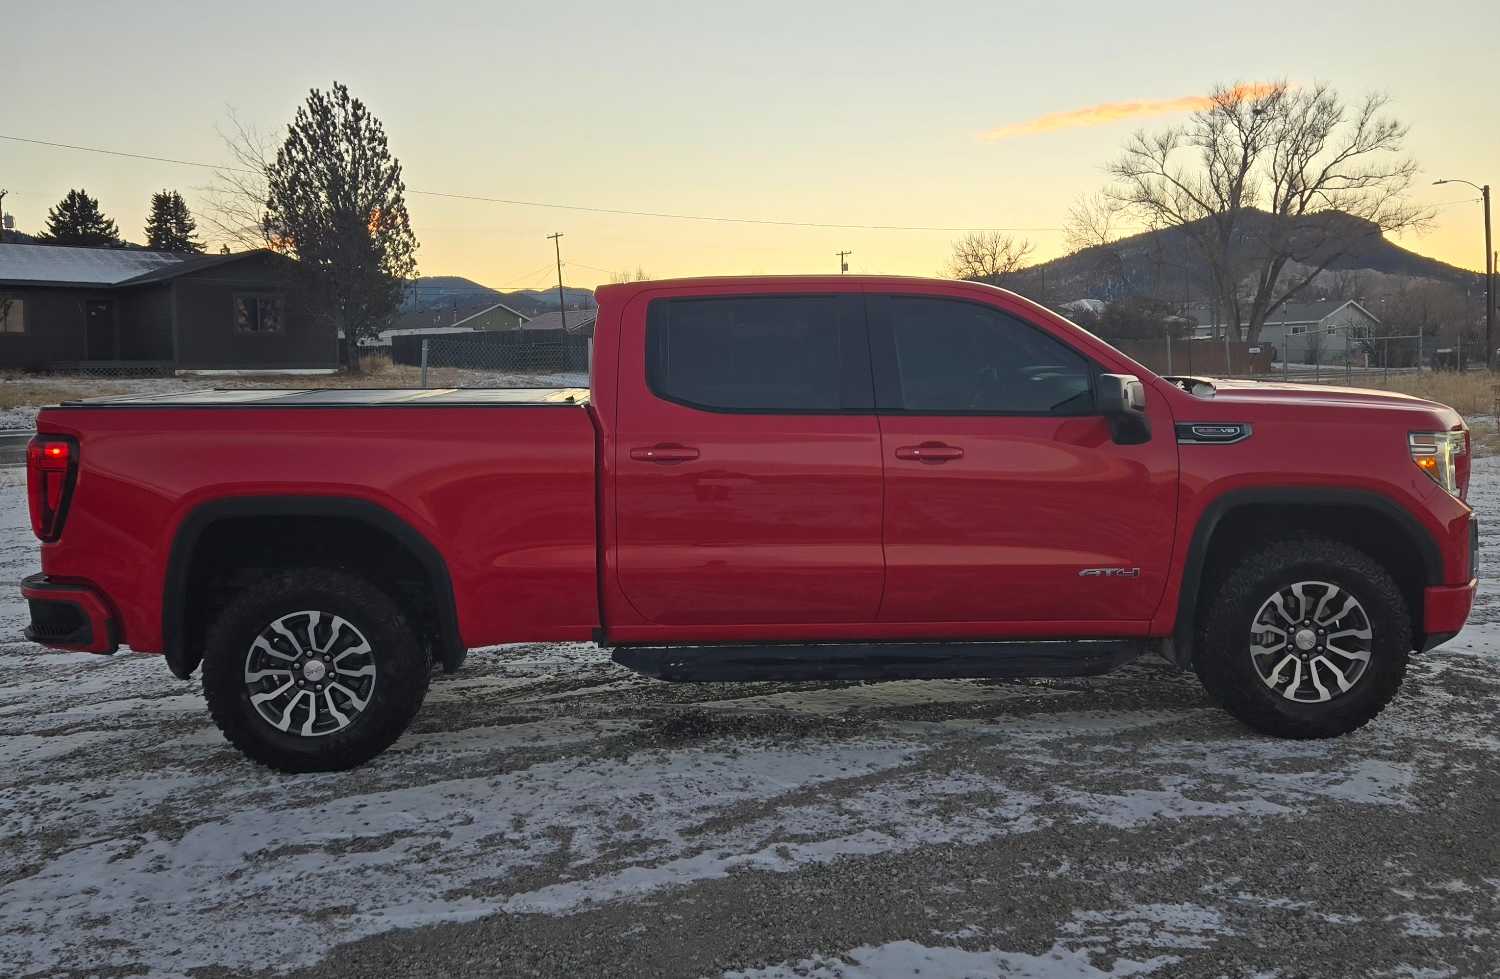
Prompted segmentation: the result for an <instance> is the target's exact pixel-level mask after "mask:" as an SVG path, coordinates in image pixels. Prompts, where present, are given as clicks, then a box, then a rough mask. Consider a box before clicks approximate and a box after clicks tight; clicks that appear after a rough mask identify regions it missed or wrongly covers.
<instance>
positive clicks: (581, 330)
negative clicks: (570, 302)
mask: <svg viewBox="0 0 1500 979" xmlns="http://www.w3.org/2000/svg"><path fill="white" fill-rule="evenodd" d="M598 318H599V311H598V310H597V309H570V310H568V311H567V324H566V326H564V322H563V320H564V317H563V314H562V313H559V312H556V311H554V312H550V313H538V314H537V315H536V316H533V317H532V318H531V319H529V320H527V321H526V322H525V323H522V324H521V329H523V330H526V331H527V332H531V331H533V330H535V331H541V332H545V331H548V330H566V332H567V333H568V334H569V335H570V336H581V337H591V336H593V335H594V321H595V320H597V319H598Z"/></svg>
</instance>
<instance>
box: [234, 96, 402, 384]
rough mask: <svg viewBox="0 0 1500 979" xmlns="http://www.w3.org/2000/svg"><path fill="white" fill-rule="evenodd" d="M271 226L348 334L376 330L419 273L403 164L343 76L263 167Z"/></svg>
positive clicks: (312, 102) (353, 349) (303, 112)
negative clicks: (345, 82)
mask: <svg viewBox="0 0 1500 979" xmlns="http://www.w3.org/2000/svg"><path fill="white" fill-rule="evenodd" d="M266 182H267V187H268V191H269V193H268V195H267V200H266V216H265V224H264V229H265V234H266V240H267V241H268V242H270V244H271V247H273V248H276V249H277V250H279V251H282V252H285V253H286V254H288V255H291V256H292V257H294V258H296V259H298V265H297V268H298V269H299V270H300V271H301V274H303V275H304V276H306V277H307V279H306V284H307V286H308V293H309V295H310V296H311V297H312V298H313V299H314V302H315V303H316V311H317V312H318V313H319V314H320V315H322V316H325V317H327V318H328V319H330V320H332V321H333V322H334V323H335V324H336V325H337V327H338V328H339V329H340V330H342V331H343V334H344V337H345V339H346V340H347V341H348V351H349V359H350V364H351V367H352V366H353V365H355V364H357V363H358V361H357V353H358V349H359V348H358V346H357V344H358V341H359V340H360V339H361V338H363V337H367V336H373V335H374V334H375V333H376V332H377V331H378V330H379V329H380V328H381V326H382V325H383V324H384V323H385V322H386V320H387V319H388V318H389V317H390V315H391V314H392V313H394V312H395V311H396V308H397V307H398V306H399V305H400V304H401V299H402V296H403V294H404V292H405V289H406V283H407V280H409V279H411V278H412V277H413V276H414V275H415V274H416V268H417V260H416V250H417V239H416V236H415V235H413V234H412V230H411V220H410V218H409V216H408V215H407V212H406V194H405V192H406V186H405V184H403V183H402V181H401V164H400V162H399V161H398V160H397V159H396V158H395V157H394V156H392V155H391V151H390V149H389V148H388V146H387V145H386V138H385V128H384V127H383V126H382V125H381V124H380V120H379V119H376V118H375V117H374V116H373V115H371V114H370V110H369V109H367V108H366V107H365V104H364V103H363V102H361V101H360V100H359V99H356V98H354V97H353V96H351V95H350V94H349V89H348V88H347V87H345V86H343V85H340V84H339V83H338V82H335V83H334V85H333V91H332V92H328V93H324V92H320V91H318V90H317V89H313V90H312V92H311V93H310V94H309V95H308V97H307V102H306V103H305V104H303V105H302V106H301V107H300V108H299V109H298V110H297V116H296V118H295V119H293V120H292V124H291V125H290V126H289V127H287V137H286V142H285V143H284V144H282V147H281V149H280V151H279V152H278V153H277V154H276V160H275V162H274V163H272V164H271V165H270V166H269V167H268V168H267V169H266Z"/></svg>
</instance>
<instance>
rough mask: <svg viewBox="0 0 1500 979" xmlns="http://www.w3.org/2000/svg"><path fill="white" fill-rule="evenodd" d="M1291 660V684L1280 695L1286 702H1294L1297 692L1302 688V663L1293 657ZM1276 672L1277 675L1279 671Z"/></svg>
mask: <svg viewBox="0 0 1500 979" xmlns="http://www.w3.org/2000/svg"><path fill="white" fill-rule="evenodd" d="M1291 660H1292V682H1291V683H1288V684H1287V685H1286V689H1285V690H1283V691H1282V692H1281V695H1282V696H1283V697H1285V698H1286V699H1287V700H1296V699H1297V690H1298V688H1300V687H1301V686H1302V661H1301V660H1300V659H1298V658H1297V657H1295V656H1293V657H1291ZM1277 672H1278V673H1279V672H1280V670H1278V671H1277Z"/></svg>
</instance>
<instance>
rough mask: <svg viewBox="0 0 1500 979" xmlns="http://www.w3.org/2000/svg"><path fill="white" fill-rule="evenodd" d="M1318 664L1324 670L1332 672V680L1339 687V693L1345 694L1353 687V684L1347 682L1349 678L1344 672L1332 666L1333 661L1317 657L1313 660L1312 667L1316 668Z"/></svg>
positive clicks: (1324, 657)
mask: <svg viewBox="0 0 1500 979" xmlns="http://www.w3.org/2000/svg"><path fill="white" fill-rule="evenodd" d="M1319 663H1321V664H1323V668H1324V669H1326V670H1331V671H1332V672H1333V676H1334V679H1335V681H1336V682H1337V683H1338V685H1339V693H1347V692H1348V690H1349V688H1350V687H1351V686H1353V684H1351V683H1350V682H1349V677H1348V676H1347V675H1345V673H1344V671H1343V670H1341V669H1339V668H1338V667H1337V666H1334V665H1333V660H1331V659H1329V658H1328V657H1327V656H1319V657H1318V658H1317V659H1315V660H1313V666H1317V665H1318V664H1319Z"/></svg>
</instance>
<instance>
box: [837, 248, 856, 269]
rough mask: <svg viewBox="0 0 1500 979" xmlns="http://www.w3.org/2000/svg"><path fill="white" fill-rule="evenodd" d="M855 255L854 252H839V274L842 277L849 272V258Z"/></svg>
mask: <svg viewBox="0 0 1500 979" xmlns="http://www.w3.org/2000/svg"><path fill="white" fill-rule="evenodd" d="M853 254H854V253H853V252H839V253H838V256H839V274H840V275H843V274H844V273H845V272H847V271H849V262H848V258H849V256H850V255H853Z"/></svg>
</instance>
